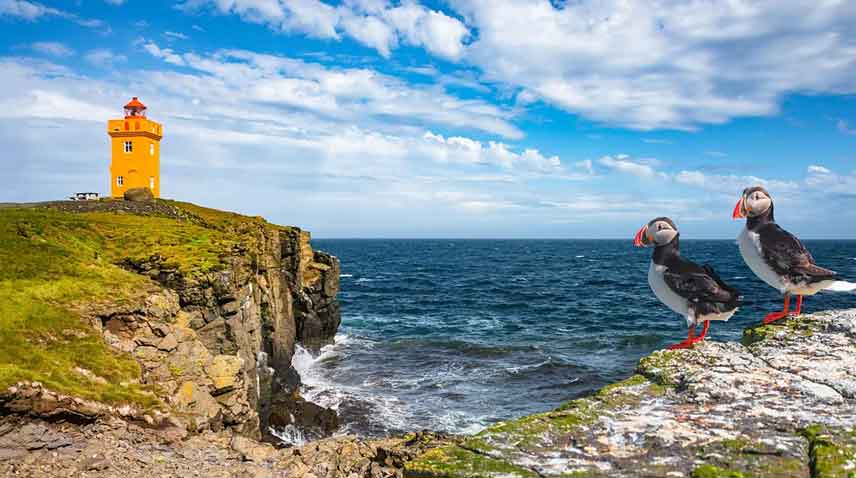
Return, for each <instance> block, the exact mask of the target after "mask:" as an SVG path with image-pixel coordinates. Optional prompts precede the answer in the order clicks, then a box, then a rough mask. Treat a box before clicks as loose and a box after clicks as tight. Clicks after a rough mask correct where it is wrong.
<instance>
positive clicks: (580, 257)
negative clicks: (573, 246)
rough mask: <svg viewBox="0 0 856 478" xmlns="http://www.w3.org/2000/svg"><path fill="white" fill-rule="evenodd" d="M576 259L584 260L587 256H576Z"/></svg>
mask: <svg viewBox="0 0 856 478" xmlns="http://www.w3.org/2000/svg"><path fill="white" fill-rule="evenodd" d="M574 257H576V258H577V259H582V258H583V257H585V256H583V255H579V256H574Z"/></svg>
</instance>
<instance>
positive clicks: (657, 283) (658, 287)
mask: <svg viewBox="0 0 856 478" xmlns="http://www.w3.org/2000/svg"><path fill="white" fill-rule="evenodd" d="M665 272H666V266H660V265H657V264H655V263H654V262H653V261H651V266H650V267H648V285H650V286H651V290H652V291H654V295H656V296H657V298H658V299H660V302H662V303H663V304H665V305H666V307H668V308H670V309H672V310H673V311H675V312H677V313H679V314H681V315H683V316H684V317H686V318H687V320H690V319H691V317H689V313H690V311H689V301H687V299H684V298H683V297H681V296H679V295H678V294H676V293H675V292H674V291H673V290H672V288H671V287H669V285H668V284H666V281H665V279H663V274H664V273H665Z"/></svg>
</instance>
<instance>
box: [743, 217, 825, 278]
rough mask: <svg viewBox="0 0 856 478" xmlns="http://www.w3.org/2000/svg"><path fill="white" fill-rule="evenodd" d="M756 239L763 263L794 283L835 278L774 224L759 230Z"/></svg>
mask: <svg viewBox="0 0 856 478" xmlns="http://www.w3.org/2000/svg"><path fill="white" fill-rule="evenodd" d="M758 239H759V240H760V241H761V254H762V255H763V257H764V261H766V262H767V264H768V265H769V266H770V267H771V268H772V269H773V270H774V271H776V273H777V274H779V275H781V276H783V277H789V278H791V280H793V281H795V282H800V281H803V280H805V281H808V282H817V281H821V280H828V279H832V278H833V277H835V272H833V271H831V270H829V269H824V268H823V267H820V266H818V265H817V264H815V263H814V257H812V256H811V253H810V252H809V251H808V249H806V248H805V246H804V245H803V243H802V241H800V240H799V239H797V238H796V237H795V236H794V235H793V234H791V233H790V232H788V231H786V230H784V229H782V228H781V226H779V225H778V224H776V223H769V224H766V225H764V226H763V227H762V228H760V229H759V230H758Z"/></svg>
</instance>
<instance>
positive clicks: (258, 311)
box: [0, 201, 339, 438]
mask: <svg viewBox="0 0 856 478" xmlns="http://www.w3.org/2000/svg"><path fill="white" fill-rule="evenodd" d="M0 263H2V264H3V268H2V269H0V302H2V303H3V304H4V305H3V306H0V307H2V310H0V312H3V317H2V321H3V324H2V325H3V326H4V333H3V334H2V335H0V387H2V390H3V391H2V392H0V407H2V409H3V410H4V411H6V412H7V413H14V414H18V415H26V416H31V417H40V418H47V419H51V420H60V419H64V420H73V421H75V422H77V423H86V422H92V421H95V420H96V419H107V418H110V417H116V416H119V417H123V418H125V419H127V420H130V421H132V422H139V423H141V424H144V425H147V426H149V427H158V428H160V429H162V430H163V433H164V434H173V435H175V436H182V435H184V434H185V433H188V432H189V433H199V432H203V431H207V430H210V431H219V430H223V429H229V430H232V431H234V432H236V433H239V434H241V435H245V436H248V437H252V438H261V437H262V436H264V435H265V434H266V433H267V432H268V430H269V428H270V426H275V427H285V426H288V425H294V424H298V425H300V426H302V427H303V428H305V429H306V431H307V432H308V433H309V434H310V435H313V434H314V435H315V436H322V435H324V434H326V433H328V432H330V431H331V430H332V429H333V428H334V427H335V422H336V417H335V413H334V412H332V411H329V410H324V409H321V408H320V407H317V406H315V405H313V404H311V403H307V402H305V401H303V400H302V399H301V398H300V396H299V392H298V391H299V385H300V378H299V376H298V375H297V373H296V372H295V370H294V369H293V367H292V366H291V359H292V355H293V353H294V347H295V344H297V343H301V344H304V345H305V346H306V347H309V348H317V347H320V346H322V345H324V344H326V343H329V342H330V341H332V340H333V336H334V334H335V332H336V329H337V327H338V325H339V305H338V302H337V301H336V293H337V291H338V287H339V263H338V260H337V259H336V258H335V257H332V256H330V255H328V254H325V253H323V252H320V251H314V250H313V249H312V247H311V245H310V236H309V233H308V232H305V231H302V230H300V229H298V228H294V227H281V226H276V225H273V224H270V223H267V222H266V221H264V220H263V219H261V218H250V217H245V216H239V215H237V214H231V213H225V212H221V211H215V210H211V209H205V208H200V207H197V206H194V205H191V204H185V203H177V202H171V201H157V202H148V203H132V202H125V201H100V202H79V203H73V202H68V203H52V204H45V205H38V206H37V207H17V208H3V209H0Z"/></svg>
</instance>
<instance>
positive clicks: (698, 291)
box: [663, 258, 740, 312]
mask: <svg viewBox="0 0 856 478" xmlns="http://www.w3.org/2000/svg"><path fill="white" fill-rule="evenodd" d="M663 279H664V280H665V282H666V285H668V286H669V288H670V289H672V290H673V291H675V293H676V294H678V295H679V296H681V297H683V298H685V299H687V300H689V301H690V304H696V307H697V308H701V309H704V310H705V311H707V310H708V309H709V307H707V306H706V305H709V306H710V307H713V308H716V309H717V310H718V309H719V308H720V307H719V306H720V305H721V306H724V307H725V308H728V309H733V308H735V307H737V306H738V305H739V304H738V302H739V299H740V293H739V292H737V289H735V288H733V287H730V286H728V285H727V284H726V283H725V282H724V281H723V280H722V279H721V278H720V277H719V275H718V274H717V273H716V271H714V270H713V268H712V267H710V266H709V265H705V266H704V267H700V266H699V265H698V264H696V263H694V262H692V261H689V260H686V259H683V258H680V259H679V260H677V261H675V262H673V263H671V264H669V265H667V268H666V271H665V273H664V274H663ZM715 304H716V305H715ZM711 311H712V310H711ZM718 311H720V312H721V310H718Z"/></svg>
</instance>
